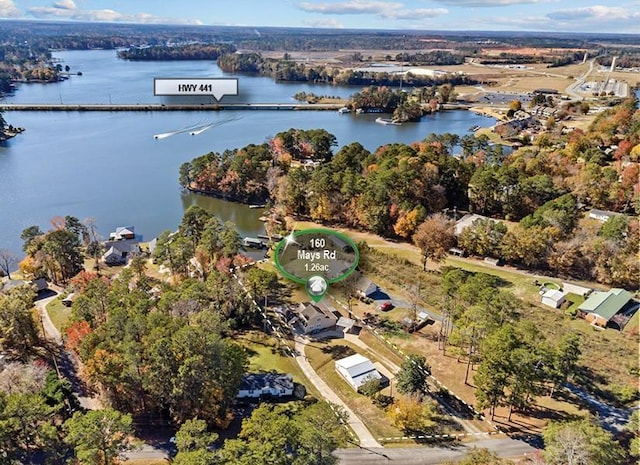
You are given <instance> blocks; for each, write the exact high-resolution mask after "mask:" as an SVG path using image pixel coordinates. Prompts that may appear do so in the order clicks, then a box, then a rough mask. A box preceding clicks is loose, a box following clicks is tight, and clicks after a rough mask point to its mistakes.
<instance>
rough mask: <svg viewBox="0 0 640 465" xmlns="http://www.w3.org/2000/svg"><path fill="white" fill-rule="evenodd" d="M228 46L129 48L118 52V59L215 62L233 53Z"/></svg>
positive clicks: (233, 49) (200, 45)
mask: <svg viewBox="0 0 640 465" xmlns="http://www.w3.org/2000/svg"><path fill="white" fill-rule="evenodd" d="M234 52H235V48H234V47H233V46H232V45H228V44H184V45H173V46H168V45H154V46H150V47H131V48H128V49H125V50H119V51H118V58H122V59H123V60H132V61H155V60H211V61H214V60H217V59H218V57H219V56H221V55H222V54H224V53H234Z"/></svg>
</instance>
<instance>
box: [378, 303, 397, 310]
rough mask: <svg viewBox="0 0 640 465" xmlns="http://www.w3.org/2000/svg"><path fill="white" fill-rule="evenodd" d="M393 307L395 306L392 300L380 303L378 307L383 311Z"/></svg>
mask: <svg viewBox="0 0 640 465" xmlns="http://www.w3.org/2000/svg"><path fill="white" fill-rule="evenodd" d="M392 308H393V304H392V303H391V302H385V303H383V304H380V306H379V307H378V310H380V311H381V312H388V311H389V310H391V309H392Z"/></svg>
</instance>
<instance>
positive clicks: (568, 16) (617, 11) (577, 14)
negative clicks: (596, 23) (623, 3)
mask: <svg viewBox="0 0 640 465" xmlns="http://www.w3.org/2000/svg"><path fill="white" fill-rule="evenodd" d="M547 17H548V18H549V19H553V20H559V21H575V20H579V21H580V20H589V19H606V20H612V19H622V20H626V19H633V18H637V19H638V20H640V12H638V11H636V12H633V11H630V10H628V9H626V8H623V7H619V6H602V5H594V6H586V7H581V8H571V9H566V10H559V11H553V12H551V13H548V14H547Z"/></svg>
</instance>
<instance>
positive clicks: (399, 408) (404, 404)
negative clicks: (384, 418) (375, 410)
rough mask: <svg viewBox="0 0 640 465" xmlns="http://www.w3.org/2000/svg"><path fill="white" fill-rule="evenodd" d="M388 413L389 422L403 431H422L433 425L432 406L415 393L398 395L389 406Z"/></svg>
mask: <svg viewBox="0 0 640 465" xmlns="http://www.w3.org/2000/svg"><path fill="white" fill-rule="evenodd" d="M388 415H389V418H390V420H391V423H392V424H393V425H394V426H395V427H396V428H399V429H401V430H402V431H404V432H405V433H422V432H425V431H427V430H428V429H430V428H432V427H433V426H434V425H435V421H434V419H435V417H436V413H435V411H434V408H433V406H432V405H431V404H429V403H425V402H423V401H422V399H421V398H420V397H419V396H417V395H409V396H402V397H400V398H399V399H398V400H397V401H396V402H395V403H394V404H393V405H391V406H390V407H389V410H388Z"/></svg>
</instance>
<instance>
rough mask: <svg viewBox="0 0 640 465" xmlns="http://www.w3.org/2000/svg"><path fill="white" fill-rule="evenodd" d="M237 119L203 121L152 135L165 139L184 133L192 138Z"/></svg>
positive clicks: (155, 137)
mask: <svg viewBox="0 0 640 465" xmlns="http://www.w3.org/2000/svg"><path fill="white" fill-rule="evenodd" d="M238 119H240V117H232V118H225V119H223V120H220V121H216V122H211V121H208V122H203V121H200V122H198V123H197V124H193V125H191V126H187V127H184V128H182V129H176V130H175V131H169V132H163V133H160V134H154V136H153V138H154V139H166V138H167V137H171V136H175V135H176V134H182V133H185V132H188V133H189V134H191V135H192V136H197V135H198V134H202V133H203V132H205V131H208V130H209V129H212V128H216V127H218V126H221V125H223V124H226V123H229V122H231V121H236V120H238Z"/></svg>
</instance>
